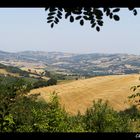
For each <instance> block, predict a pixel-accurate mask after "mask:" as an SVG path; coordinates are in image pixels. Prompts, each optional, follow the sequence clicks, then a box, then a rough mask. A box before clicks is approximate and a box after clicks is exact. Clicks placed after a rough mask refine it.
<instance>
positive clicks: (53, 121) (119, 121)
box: [0, 77, 140, 132]
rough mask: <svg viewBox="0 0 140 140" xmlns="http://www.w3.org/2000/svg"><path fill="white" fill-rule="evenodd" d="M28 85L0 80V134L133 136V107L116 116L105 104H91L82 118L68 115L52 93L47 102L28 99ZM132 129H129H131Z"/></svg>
mask: <svg viewBox="0 0 140 140" xmlns="http://www.w3.org/2000/svg"><path fill="white" fill-rule="evenodd" d="M30 86H31V85H30V83H29V82H27V81H24V80H23V79H22V78H15V77H3V78H2V77H0V132H136V131H138V130H139V129H140V128H139V125H138V123H139V122H140V119H139V117H140V112H139V110H137V109H136V108H135V107H131V108H130V109H127V110H124V111H122V112H116V111H114V110H113V109H112V108H110V107H109V106H108V104H107V102H102V100H99V101H98V102H93V106H92V107H91V108H89V109H87V111H86V113H85V114H82V115H81V114H80V112H79V113H78V114H77V115H73V116H72V115H70V114H68V113H67V112H66V111H65V109H64V108H62V107H61V106H60V104H59V98H58V96H57V94H56V93H55V92H54V93H53V94H52V96H51V97H50V101H48V102H46V101H43V100H42V101H41V100H38V96H39V94H34V95H27V93H28V92H29V91H30V89H31V87H30ZM130 126H131V127H130Z"/></svg>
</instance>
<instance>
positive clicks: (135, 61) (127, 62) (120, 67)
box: [0, 51, 140, 77]
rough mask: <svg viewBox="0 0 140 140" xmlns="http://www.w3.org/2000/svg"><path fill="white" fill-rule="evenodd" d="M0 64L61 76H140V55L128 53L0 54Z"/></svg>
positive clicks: (41, 52) (31, 52) (0, 52)
mask: <svg viewBox="0 0 140 140" xmlns="http://www.w3.org/2000/svg"><path fill="white" fill-rule="evenodd" d="M0 63H3V64H7V65H12V66H13V65H14V66H18V67H30V66H32V65H33V66H34V67H37V68H39V67H40V68H43V69H46V70H48V71H55V72H58V73H65V74H77V75H82V76H87V77H88V76H89V77H90V76H99V75H115V74H131V73H140V55H130V54H99V53H93V54H73V53H63V52H43V51H24V52H18V53H9V52H3V51H0Z"/></svg>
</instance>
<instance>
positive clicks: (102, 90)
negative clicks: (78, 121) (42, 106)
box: [30, 74, 140, 114]
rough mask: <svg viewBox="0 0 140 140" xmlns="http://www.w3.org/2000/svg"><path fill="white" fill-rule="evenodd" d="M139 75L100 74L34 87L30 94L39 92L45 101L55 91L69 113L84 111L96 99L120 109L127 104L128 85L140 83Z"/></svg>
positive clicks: (124, 107)
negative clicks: (53, 84) (64, 82)
mask: <svg viewBox="0 0 140 140" xmlns="http://www.w3.org/2000/svg"><path fill="white" fill-rule="evenodd" d="M139 77H140V75H138V74H137V75H136V74H135V75H114V76H100V77H95V78H89V79H85V80H77V81H74V82H71V83H66V84H61V85H56V86H50V87H44V88H39V89H35V90H32V91H31V93H30V94H34V93H41V96H40V99H42V98H43V99H45V100H46V101H47V100H48V99H49V96H50V93H52V92H53V91H56V92H57V94H58V96H59V99H60V103H61V105H62V106H65V109H66V111H67V112H69V113H71V114H76V113H77V111H78V110H79V111H80V112H81V113H84V112H85V110H86V108H87V107H90V106H91V105H92V102H93V100H97V99H103V100H108V101H109V105H110V106H112V107H113V108H114V109H115V110H118V111H120V110H124V109H126V108H127V107H128V106H129V104H128V102H127V101H128V100H127V97H128V96H129V95H131V94H132V91H130V87H132V86H133V85H137V84H139V83H140V81H139Z"/></svg>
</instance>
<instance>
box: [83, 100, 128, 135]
mask: <svg viewBox="0 0 140 140" xmlns="http://www.w3.org/2000/svg"><path fill="white" fill-rule="evenodd" d="M84 122H85V124H86V125H85V130H86V131H88V132H127V131H129V125H128V122H127V119H124V118H122V117H121V116H119V114H118V113H117V112H116V111H114V110H113V109H112V108H110V107H109V106H108V104H107V102H106V103H103V102H102V100H99V101H98V102H94V104H93V106H92V107H91V108H89V109H87V112H86V114H85V119H84Z"/></svg>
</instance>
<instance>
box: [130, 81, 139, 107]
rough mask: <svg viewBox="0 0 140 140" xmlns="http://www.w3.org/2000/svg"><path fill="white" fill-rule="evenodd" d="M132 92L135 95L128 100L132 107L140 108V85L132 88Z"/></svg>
mask: <svg viewBox="0 0 140 140" xmlns="http://www.w3.org/2000/svg"><path fill="white" fill-rule="evenodd" d="M139 80H140V79H139ZM130 90H132V91H133V92H134V93H133V94H132V95H131V96H128V99H129V100H130V101H131V103H132V105H136V106H137V107H140V85H137V86H132V87H131V88H130Z"/></svg>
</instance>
